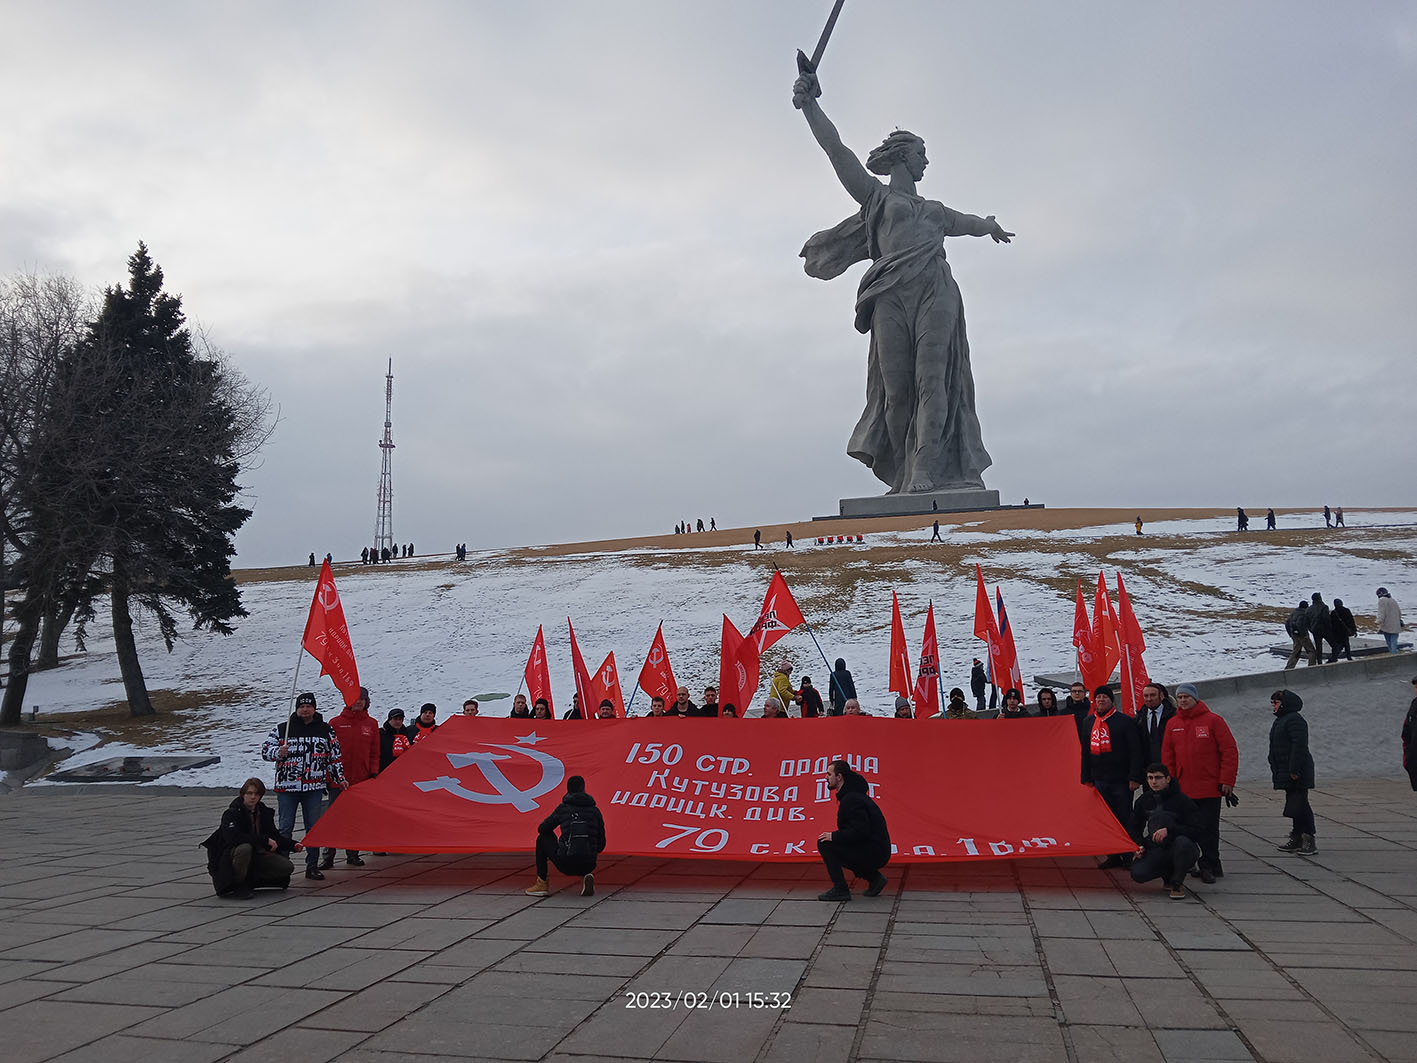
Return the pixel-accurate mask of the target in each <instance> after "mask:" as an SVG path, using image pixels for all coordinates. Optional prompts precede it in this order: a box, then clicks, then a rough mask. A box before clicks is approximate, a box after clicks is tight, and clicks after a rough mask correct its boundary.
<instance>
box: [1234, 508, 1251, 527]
mask: <svg viewBox="0 0 1417 1063" xmlns="http://www.w3.org/2000/svg"><path fill="white" fill-rule="evenodd" d="M1235 530H1236V531H1242V532H1244V531H1249V530H1250V518H1249V516H1248V515H1246V513H1245V511H1244V509H1242V508H1241V507H1239V506H1236V507H1235Z"/></svg>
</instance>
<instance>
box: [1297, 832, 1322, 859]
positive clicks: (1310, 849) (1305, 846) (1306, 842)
mask: <svg viewBox="0 0 1417 1063" xmlns="http://www.w3.org/2000/svg"><path fill="white" fill-rule="evenodd" d="M1318 851H1319V847H1318V846H1317V845H1315V844H1314V836H1313V835H1312V834H1305V835H1302V836H1301V837H1300V839H1299V848H1298V850H1297V852H1298V853H1299V855H1300V856H1313V855H1314V854H1316V853H1317V852H1318Z"/></svg>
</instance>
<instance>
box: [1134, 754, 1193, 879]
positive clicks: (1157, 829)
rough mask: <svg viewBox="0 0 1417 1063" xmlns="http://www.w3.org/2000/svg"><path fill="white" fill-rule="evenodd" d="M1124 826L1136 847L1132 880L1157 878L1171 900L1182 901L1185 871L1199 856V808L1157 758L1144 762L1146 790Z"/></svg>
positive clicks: (1138, 799)
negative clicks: (1127, 823)
mask: <svg viewBox="0 0 1417 1063" xmlns="http://www.w3.org/2000/svg"><path fill="white" fill-rule="evenodd" d="M1128 828H1129V830H1130V832H1131V835H1132V838H1133V840H1135V841H1136V842H1137V844H1138V845H1139V846H1140V848H1139V849H1138V850H1137V856H1136V859H1134V860H1133V861H1132V868H1131V870H1132V881H1133V882H1150V881H1151V880H1152V879H1154V878H1159V879H1161V880H1163V881H1164V882H1165V883H1166V886H1167V888H1168V889H1169V890H1170V891H1171V899H1172V900H1173V901H1179V900H1182V899H1183V898H1184V897H1185V896H1186V887H1185V880H1186V872H1187V870H1189V869H1190V866H1191V865H1192V864H1194V863H1195V862H1196V859H1197V858H1198V857H1199V856H1200V847H1199V846H1198V845H1197V844H1196V838H1197V837H1198V836H1199V832H1200V809H1199V808H1198V807H1197V806H1196V803H1195V802H1194V801H1192V800H1191V799H1190V798H1189V797H1187V796H1186V795H1185V794H1183V793H1182V792H1181V787H1180V786H1179V785H1177V783H1176V780H1175V779H1173V778H1171V774H1170V772H1168V771H1167V770H1166V765H1165V764H1162V763H1161V762H1160V761H1157V762H1156V763H1155V764H1149V765H1147V769H1146V790H1145V792H1144V793H1143V794H1142V795H1141V796H1140V797H1138V798H1137V803H1136V805H1135V807H1134V808H1133V809H1132V818H1131V823H1130V824H1129V825H1128Z"/></svg>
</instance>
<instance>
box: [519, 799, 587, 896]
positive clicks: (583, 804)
mask: <svg viewBox="0 0 1417 1063" xmlns="http://www.w3.org/2000/svg"><path fill="white" fill-rule="evenodd" d="M558 829H559V830H560V832H561V837H560V838H559V839H558V838H557V837H556V831H557V830H558ZM604 849H605V817H604V816H602V815H601V814H600V809H599V808H597V807H596V804H595V798H593V797H591V796H590V794H588V793H586V792H585V779H583V778H581V777H580V776H579V775H572V776H571V777H570V778H569V779H567V780H566V796H564V797H563V798H561V803H560V804H559V805H557V806H556V809H555V811H553V812H552V813H551V815H549V816H547V817H546V818H545V819H544V820H542V821H541V826H539V827H537V828H536V884H535V885H534V886H532V887H531V889H529V890H527V891H526V893H527V896H528V897H545V896H546V895H547V894H549V893H550V892H551V887H550V886H549V885H547V882H546V876H547V875H548V874H550V870H551V869H550V865H551V864H555V865H556V870H557V871H559V872H561V874H563V875H570V876H571V877H572V878H575V877H577V876H579V877H580V880H581V896H582V897H590V896H592V895H593V894H594V893H595V874H594V872H595V865H596V860H597V858H598V857H599V856H600V854H601V852H603V851H604Z"/></svg>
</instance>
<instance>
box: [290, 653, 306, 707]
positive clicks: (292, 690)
mask: <svg viewBox="0 0 1417 1063" xmlns="http://www.w3.org/2000/svg"><path fill="white" fill-rule="evenodd" d="M304 659H305V643H304V641H303V640H302V641H301V643H300V654H299V656H297V657H296V658H295V678H294V679H292V680H291V681H290V711H291V712H294V711H295V688H296V687H297V686H298V685H299V683H300V662H301V661H303V660H304Z"/></svg>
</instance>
